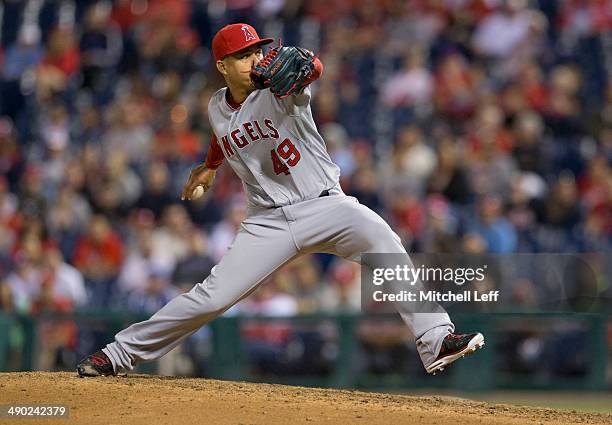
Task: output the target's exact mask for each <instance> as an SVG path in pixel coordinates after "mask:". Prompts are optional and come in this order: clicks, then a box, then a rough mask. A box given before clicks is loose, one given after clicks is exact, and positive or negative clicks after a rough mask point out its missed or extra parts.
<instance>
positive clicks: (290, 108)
mask: <svg viewBox="0 0 612 425" xmlns="http://www.w3.org/2000/svg"><path fill="white" fill-rule="evenodd" d="M322 74H323V62H321V61H320V60H319V58H314V69H313V70H312V73H311V74H310V77H308V80H306V85H305V87H304V88H303V89H302V91H301V92H299V93H294V94H292V95H291V96H288V97H286V98H285V99H283V101H284V102H285V104H286V106H287V112H288V113H289V115H296V114H299V109H300V108H303V107H305V106H308V105H309V104H310V98H311V91H310V84H312V83H313V82H314V81H316V80H318V79H319V78H320V77H321V75H322Z"/></svg>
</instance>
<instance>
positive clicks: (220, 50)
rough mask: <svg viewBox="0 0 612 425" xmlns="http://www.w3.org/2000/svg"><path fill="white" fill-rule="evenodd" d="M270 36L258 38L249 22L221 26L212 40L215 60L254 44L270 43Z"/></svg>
mask: <svg viewBox="0 0 612 425" xmlns="http://www.w3.org/2000/svg"><path fill="white" fill-rule="evenodd" d="M273 41H274V39H272V38H259V35H257V31H255V28H253V27H252V26H250V25H249V24H231V25H226V26H224V27H223V28H221V29H220V30H219V31H218V32H217V34H215V37H214V38H213V41H212V51H213V56H214V57H215V60H216V61H218V60H221V59H223V58H224V57H226V56H227V55H231V54H233V53H236V52H239V51H240V50H242V49H246V48H247V47H251V46H253V45H255V44H262V45H263V44H269V43H272V42H273Z"/></svg>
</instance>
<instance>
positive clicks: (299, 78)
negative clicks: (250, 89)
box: [251, 46, 314, 99]
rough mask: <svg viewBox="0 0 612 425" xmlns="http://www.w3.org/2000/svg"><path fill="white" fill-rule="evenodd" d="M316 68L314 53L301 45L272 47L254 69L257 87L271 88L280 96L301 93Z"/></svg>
mask: <svg viewBox="0 0 612 425" xmlns="http://www.w3.org/2000/svg"><path fill="white" fill-rule="evenodd" d="M313 69H314V55H313V54H312V53H311V52H310V51H308V50H306V49H302V48H301V47H293V46H278V47H274V48H272V49H270V51H269V52H268V54H267V55H266V57H264V58H263V59H262V60H261V61H260V62H259V63H258V64H257V65H256V66H255V67H254V68H253V69H252V70H251V80H253V84H254V85H255V88H257V89H266V88H268V87H269V88H270V91H271V92H272V93H273V94H274V95H275V96H276V97H278V98H280V99H282V98H285V97H287V96H289V95H291V94H293V93H300V92H301V90H302V89H303V88H304V87H305V86H306V85H307V81H308V78H309V77H310V75H311V74H312V71H313Z"/></svg>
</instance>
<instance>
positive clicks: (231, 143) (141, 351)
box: [77, 23, 484, 376]
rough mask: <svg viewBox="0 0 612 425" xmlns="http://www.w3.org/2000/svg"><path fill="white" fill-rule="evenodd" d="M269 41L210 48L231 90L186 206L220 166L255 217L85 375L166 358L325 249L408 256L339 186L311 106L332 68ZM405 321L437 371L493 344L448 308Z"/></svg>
mask: <svg viewBox="0 0 612 425" xmlns="http://www.w3.org/2000/svg"><path fill="white" fill-rule="evenodd" d="M272 41H273V40H272V39H270V38H259V36H258V34H257V32H256V31H255V29H254V28H253V27H251V26H250V25H247V24H240V23H239V24H232V25H227V26H225V27H224V28H222V29H221V30H220V31H219V32H218V33H217V34H216V35H215V37H214V39H213V42H212V52H213V55H214V58H215V61H216V66H217V69H218V71H219V72H220V73H221V74H222V75H223V77H224V78H225V81H226V84H227V86H226V87H224V88H222V89H220V90H219V91H217V92H216V93H215V94H214V95H213V96H212V98H211V100H210V103H209V105H208V112H209V117H210V122H211V125H212V129H213V132H214V134H213V136H212V140H211V143H210V147H209V150H208V156H207V158H206V162H205V163H204V164H202V165H200V166H198V167H196V168H194V169H193V170H192V171H191V174H190V176H189V180H188V181H187V183H186V184H185V186H184V189H183V193H182V199H183V200H189V199H192V198H193V197H195V196H198V193H197V192H198V191H199V192H200V193H201V192H202V189H203V190H204V191H206V190H208V189H210V187H211V186H212V184H213V181H214V178H215V170H216V169H217V168H218V167H219V166H220V165H221V164H222V162H224V161H226V162H227V163H228V164H229V165H230V166H231V167H232V169H233V170H234V172H235V173H236V174H237V175H238V177H240V179H241V180H242V182H243V184H244V189H245V192H246V194H247V197H248V214H247V218H246V219H245V220H244V221H243V222H242V225H241V228H240V230H239V232H238V234H237V235H236V237H235V239H234V241H233V242H232V244H231V246H230V248H229V250H228V251H227V253H226V254H225V256H224V257H223V258H222V259H221V261H220V262H219V264H217V265H216V266H215V267H214V268H213V269H212V271H211V273H210V275H209V276H208V277H206V279H204V281H203V282H200V283H197V284H196V285H195V286H194V287H193V288H192V289H191V290H190V291H189V292H186V293H184V294H182V295H179V296H178V297H176V298H174V299H173V300H172V301H170V302H169V303H168V304H167V305H166V306H164V307H163V308H162V309H161V310H159V311H158V312H157V313H155V314H154V315H153V316H152V317H151V318H150V319H148V320H146V321H144V322H140V323H136V324H133V325H131V326H130V327H128V328H127V329H124V330H122V331H121V332H119V333H118V334H117V335H116V336H115V340H114V341H113V342H112V343H110V344H108V345H107V346H106V347H104V348H102V350H101V351H98V352H96V353H94V354H92V355H90V356H88V357H86V358H85V359H83V360H82V361H81V362H80V363H79V364H78V365H77V371H78V374H79V375H80V376H101V375H115V374H117V373H118V372H120V371H125V370H132V369H134V367H135V366H136V365H137V364H138V363H141V362H146V361H152V360H155V359H157V358H159V357H161V356H163V355H164V354H166V353H167V352H169V351H170V350H172V349H173V348H174V347H176V346H177V345H178V344H179V343H181V341H183V340H184V339H185V338H186V337H187V336H189V335H191V334H192V333H193V332H195V331H196V330H197V329H198V328H200V327H201V326H203V325H204V324H206V323H207V322H209V321H211V320H213V319H214V318H215V317H217V316H219V315H221V314H222V313H223V312H224V311H226V310H227V309H228V308H230V307H231V306H232V305H234V304H235V303H237V302H238V301H240V300H241V299H243V298H245V297H247V296H248V295H249V294H250V293H252V292H253V291H254V290H255V289H257V287H258V285H259V284H260V283H261V282H262V281H264V280H265V279H266V277H267V276H269V275H270V274H271V273H273V272H274V271H275V270H276V269H278V268H279V267H281V266H282V265H284V264H286V263H288V262H290V261H292V260H293V259H295V258H297V257H299V256H301V255H304V254H308V253H313V252H326V253H332V254H335V255H339V256H341V257H344V258H346V259H349V260H353V261H360V260H361V255H362V254H363V253H395V254H398V253H399V254H406V251H405V249H404V247H403V246H402V243H401V241H400V238H399V237H398V236H397V235H396V234H395V233H394V232H393V230H391V228H390V227H389V225H388V224H387V223H386V222H385V221H384V220H383V219H382V218H381V217H380V216H378V215H377V214H376V213H374V212H373V211H372V210H370V209H369V208H367V207H365V206H364V205H361V204H360V203H359V202H358V200H357V199H355V198H353V197H350V196H346V195H345V194H344V193H343V192H342V189H341V188H340V184H339V174H340V172H339V168H338V167H337V166H336V164H334V163H333V162H332V160H331V158H330V157H329V155H328V154H327V151H326V148H325V141H324V140H323V139H322V137H321V135H320V134H319V133H318V131H317V127H316V125H315V123H314V120H313V117H312V112H311V108H310V100H311V91H310V87H309V85H310V84H311V83H312V82H313V81H315V80H316V79H318V78H319V77H320V76H321V74H322V72H323V64H322V63H321V61H320V60H319V59H318V58H317V57H315V56H314V55H313V54H312V53H311V52H310V51H308V50H305V49H301V48H299V47H290V46H279V47H275V48H273V49H271V50H270V52H269V53H268V54H267V55H266V57H265V58H264V57H263V53H262V46H263V45H266V44H269V43H271V42H272ZM199 188H201V189H199ZM363 266H364V267H368V266H372V265H368V264H363ZM401 317H402V319H403V320H404V321H405V323H406V325H407V326H408V327H409V329H410V331H411V332H412V334H413V335H414V337H415V340H416V346H417V350H418V352H419V355H420V357H421V360H422V362H423V365H424V367H425V369H426V370H427V372H429V373H436V372H437V371H439V370H442V369H443V368H444V367H446V365H448V364H450V363H452V362H454V361H455V360H457V359H459V358H461V357H463V356H464V355H466V354H470V353H472V352H474V351H476V349H478V348H480V347H482V346H483V345H484V338H483V336H482V334H480V333H473V334H455V333H454V330H455V329H454V325H453V323H452V322H451V320H450V317H449V316H448V314H447V313H446V312H444V310H439V311H438V312H437V313H416V314H415V313H413V314H410V313H403V314H401Z"/></svg>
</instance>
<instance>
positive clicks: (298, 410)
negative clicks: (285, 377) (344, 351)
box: [0, 372, 612, 425]
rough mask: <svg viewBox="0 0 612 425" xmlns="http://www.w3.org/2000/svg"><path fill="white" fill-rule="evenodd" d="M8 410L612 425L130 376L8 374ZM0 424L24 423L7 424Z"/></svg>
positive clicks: (551, 413)
mask: <svg viewBox="0 0 612 425" xmlns="http://www.w3.org/2000/svg"><path fill="white" fill-rule="evenodd" d="M0 404H4V405H6V404H21V405H32V404H45V405H51V404H58V405H59V404H61V405H67V406H69V408H70V417H69V419H68V420H58V419H47V420H44V421H43V420H40V419H37V420H35V421H34V422H31V421H28V422H29V423H37V424H38V423H50V424H60V423H69V424H86V425H96V424H101V425H110V424H133V425H141V424H142V425H156V424H170V425H174V424H177V425H194V424H197V423H211V424H266V425H267V424H289V425H295V424H364V425H377V424H381V425H382V424H385V425H387V424H425V425H430V424H440V425H442V424H449V423H450V424H454V423H460V424H483V423H486V424H489V423H492V424H525V423H529V424H532V423H536V424H574V423H580V424H612V415H608V414H597V413H577V412H567V411H561V410H554V409H544V408H531V407H520V406H510V405H503V404H490V403H483V402H475V401H469V400H463V399H457V398H451V397H410V396H404V395H390V394H380V393H365V392H359V391H341V390H329V389H312V388H302V387H290V386H283V385H267V384H251V383H243V382H224V381H214V380H207V379H186V378H176V377H158V376H143V375H129V376H127V377H106V378H87V379H84V378H78V377H77V376H76V374H75V373H65V372H62V373H48V372H27V373H4V374H0ZM0 423H2V424H4V423H21V420H13V419H10V420H9V419H0Z"/></svg>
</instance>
